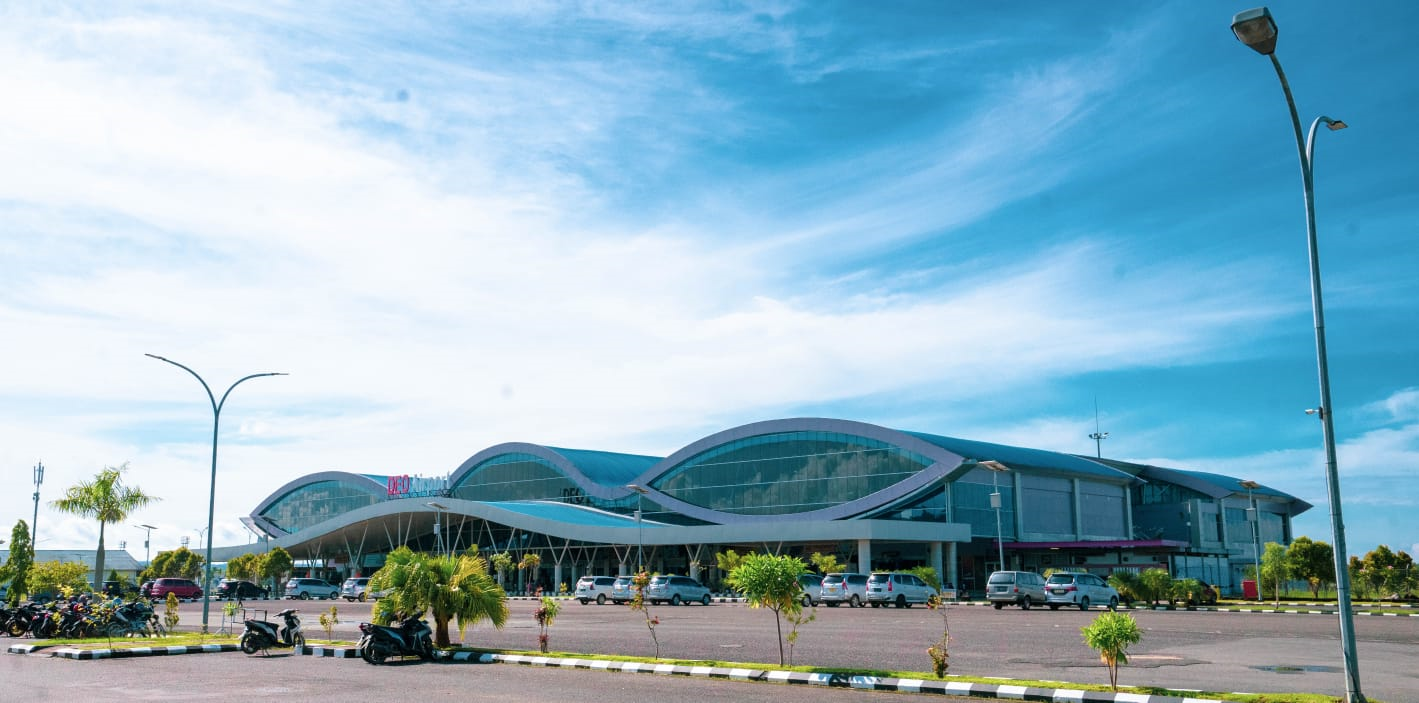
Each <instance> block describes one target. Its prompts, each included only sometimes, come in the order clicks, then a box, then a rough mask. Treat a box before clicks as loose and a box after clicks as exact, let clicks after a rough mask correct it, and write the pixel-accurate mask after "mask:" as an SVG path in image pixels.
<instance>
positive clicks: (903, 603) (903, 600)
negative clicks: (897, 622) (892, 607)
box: [897, 595, 907, 608]
mask: <svg viewBox="0 0 1419 703" xmlns="http://www.w3.org/2000/svg"><path fill="white" fill-rule="evenodd" d="M897 607H898V608H905V607H907V597H906V596H904V595H903V596H897Z"/></svg>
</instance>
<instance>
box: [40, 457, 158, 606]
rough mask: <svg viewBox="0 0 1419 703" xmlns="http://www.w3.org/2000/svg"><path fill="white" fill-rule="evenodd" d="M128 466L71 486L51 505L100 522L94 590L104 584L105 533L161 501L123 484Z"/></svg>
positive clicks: (100, 473) (106, 471)
mask: <svg viewBox="0 0 1419 703" xmlns="http://www.w3.org/2000/svg"><path fill="white" fill-rule="evenodd" d="M127 470H128V464H127V463H124V464H123V465H121V466H118V467H113V466H107V467H104V470H103V471H100V472H99V473H98V475H97V476H95V477H94V478H93V480H91V481H81V482H79V483H78V484H76V485H73V486H70V487H69V489H68V490H66V491H65V492H64V497H63V498H60V499H58V500H55V501H51V502H50V504H49V505H50V506H51V507H53V508H54V509H55V510H58V511H60V512H65V513H69V514H71V515H78V516H81V517H87V518H93V519H96V520H98V521H99V547H98V552H97V553H96V554H95V555H94V590H98V589H99V588H100V587H101V586H102V585H103V561H104V547H103V533H104V527H105V526H106V525H108V523H110V522H122V521H124V520H126V519H128V514H129V513H130V512H133V511H134V510H137V509H139V508H142V507H144V506H146V505H148V504H149V503H152V502H154V501H156V500H157V498H154V497H153V496H150V495H148V494H147V493H144V492H143V489H141V488H138V487H136V486H133V487H130V486H126V485H124V484H123V472H125V471H127Z"/></svg>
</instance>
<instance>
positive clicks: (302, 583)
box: [286, 579, 340, 600]
mask: <svg viewBox="0 0 1419 703" xmlns="http://www.w3.org/2000/svg"><path fill="white" fill-rule="evenodd" d="M286 597H287V598H299V599H301V600H310V599H312V598H328V599H330V600H335V599H336V598H339V597H340V587H339V586H336V585H335V584H333V583H330V582H328V581H322V580H320V579H291V580H289V581H287V582H286Z"/></svg>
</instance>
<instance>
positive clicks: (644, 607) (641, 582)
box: [630, 571, 660, 659]
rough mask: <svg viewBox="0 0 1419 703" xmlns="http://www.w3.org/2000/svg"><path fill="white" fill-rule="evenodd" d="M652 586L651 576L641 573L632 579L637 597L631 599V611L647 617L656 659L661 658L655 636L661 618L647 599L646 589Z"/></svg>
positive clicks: (646, 621)
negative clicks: (652, 612)
mask: <svg viewBox="0 0 1419 703" xmlns="http://www.w3.org/2000/svg"><path fill="white" fill-rule="evenodd" d="M649 585H650V574H649V573H647V572H645V571H641V572H640V573H638V574H636V575H635V577H634V578H632V579H631V587H632V588H634V589H635V591H636V595H635V597H634V598H632V599H631V603H630V606H631V610H638V611H640V612H641V613H642V614H643V615H645V626H646V629H648V630H650V640H651V641H652V642H654V643H655V658H656V659H659V658H660V639H659V638H657V637H656V636H655V626H656V625H659V624H660V618H658V617H655V616H654V615H652V614H651V612H650V602H649V601H647V600H646V599H645V588H646V586H649Z"/></svg>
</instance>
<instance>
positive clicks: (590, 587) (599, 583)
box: [575, 576, 616, 605]
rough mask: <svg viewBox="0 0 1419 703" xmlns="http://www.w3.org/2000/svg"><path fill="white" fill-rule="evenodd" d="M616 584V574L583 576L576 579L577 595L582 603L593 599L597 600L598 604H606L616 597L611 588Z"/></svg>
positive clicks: (584, 603)
mask: <svg viewBox="0 0 1419 703" xmlns="http://www.w3.org/2000/svg"><path fill="white" fill-rule="evenodd" d="M615 585H616V577H615V576H583V577H581V578H579V579H577V580H576V596H575V598H576V599H577V600H579V601H581V604H582V605H586V604H587V603H590V602H591V601H596V604H597V605H606V601H608V600H611V599H612V598H613V597H614V593H613V592H612V590H611V587H612V586H615Z"/></svg>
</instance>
